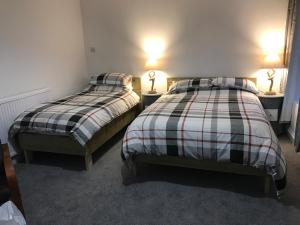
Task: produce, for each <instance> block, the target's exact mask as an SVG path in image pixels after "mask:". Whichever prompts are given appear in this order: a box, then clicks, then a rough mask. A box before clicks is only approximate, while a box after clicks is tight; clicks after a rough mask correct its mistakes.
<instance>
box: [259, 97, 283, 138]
mask: <svg viewBox="0 0 300 225" xmlns="http://www.w3.org/2000/svg"><path fill="white" fill-rule="evenodd" d="M258 98H259V100H260V102H261V104H262V106H263V107H264V110H265V112H266V114H267V116H268V118H269V121H270V122H271V125H272V127H273V130H274V131H275V134H276V135H280V134H281V133H283V131H284V128H285V124H280V123H279V119H280V115H281V109H282V104H283V99H284V95H283V94H276V95H264V94H260V95H258Z"/></svg>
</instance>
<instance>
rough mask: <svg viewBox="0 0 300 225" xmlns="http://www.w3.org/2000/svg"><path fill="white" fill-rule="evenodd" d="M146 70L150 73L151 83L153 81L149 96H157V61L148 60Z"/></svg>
mask: <svg viewBox="0 0 300 225" xmlns="http://www.w3.org/2000/svg"><path fill="white" fill-rule="evenodd" d="M145 69H146V70H147V71H149V72H148V76H149V81H151V90H150V91H148V94H156V93H157V92H156V90H155V88H154V83H155V70H157V69H158V62H157V59H148V60H147V62H146V64H145Z"/></svg>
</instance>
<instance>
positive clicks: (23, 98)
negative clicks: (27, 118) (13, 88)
mask: <svg viewBox="0 0 300 225" xmlns="http://www.w3.org/2000/svg"><path fill="white" fill-rule="evenodd" d="M49 94H50V89H48V88H43V89H38V90H33V91H29V92H26V93H23V94H18V95H15V96H11V97H7V98H2V99H0V139H1V142H2V143H7V142H8V140H7V139H8V130H9V128H10V126H11V124H12V123H13V121H14V119H15V118H16V117H17V116H18V115H19V114H20V113H22V112H24V111H25V110H26V109H29V108H31V107H34V106H37V105H39V104H40V103H43V102H46V101H48V100H49ZM9 147H10V148H9V149H10V155H11V156H14V155H15V154H16V152H15V150H14V149H13V147H12V146H11V145H10V146H9Z"/></svg>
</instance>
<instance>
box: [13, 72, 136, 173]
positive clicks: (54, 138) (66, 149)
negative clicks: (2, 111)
mask: <svg viewBox="0 0 300 225" xmlns="http://www.w3.org/2000/svg"><path fill="white" fill-rule="evenodd" d="M132 86H133V90H134V91H135V92H136V93H137V94H138V95H139V96H140V94H141V79H140V78H139V77H133V79H132ZM140 111H141V106H140V104H138V105H136V106H134V107H133V108H132V109H130V110H128V111H127V112H125V113H123V114H122V115H120V116H119V117H117V118H115V119H113V120H112V121H111V122H110V123H108V124H106V125H105V126H104V127H103V128H101V130H99V131H98V132H97V133H96V134H95V135H94V136H93V137H92V138H91V140H89V141H88V142H87V144H86V145H85V146H82V145H80V144H79V143H78V142H77V141H76V140H75V139H74V138H72V137H71V136H67V135H47V134H38V133H29V132H24V133H23V132H22V133H20V134H18V135H17V137H16V140H17V145H18V147H19V148H20V149H21V150H22V151H23V152H24V156H25V161H26V163H30V161H31V160H32V154H33V152H52V153H61V154H69V155H79V156H83V157H84V159H85V168H86V170H89V169H90V168H91V166H92V164H93V161H92V153H93V152H95V151H96V150H97V149H99V147H101V146H102V145H103V144H104V143H105V142H106V141H108V140H109V139H110V138H112V137H113V136H114V135H115V134H117V133H118V132H119V131H120V130H122V129H123V128H124V127H125V126H127V125H128V124H129V123H131V122H132V121H133V120H134V119H135V118H136V116H137V115H138V114H139V113H140Z"/></svg>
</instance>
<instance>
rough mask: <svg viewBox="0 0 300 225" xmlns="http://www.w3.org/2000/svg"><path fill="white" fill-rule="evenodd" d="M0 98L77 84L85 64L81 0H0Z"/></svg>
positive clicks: (62, 90)
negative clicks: (34, 90) (45, 88)
mask: <svg viewBox="0 0 300 225" xmlns="http://www.w3.org/2000/svg"><path fill="white" fill-rule="evenodd" d="M0 77H1V78H0V98H2V97H7V96H11V95H15V94H17V93H22V92H26V91H29V90H33V89H39V88H43V87H48V88H50V89H51V93H52V97H53V98H57V97H61V96H63V95H66V94H69V93H73V92H74V91H77V90H79V89H80V88H82V87H83V85H84V84H85V83H86V79H87V69H86V58H85V49H84V40H83V30H82V17H81V9H80V1H79V0H51V1H50V0H0Z"/></svg>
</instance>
